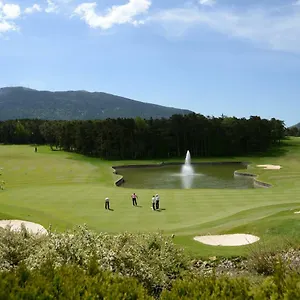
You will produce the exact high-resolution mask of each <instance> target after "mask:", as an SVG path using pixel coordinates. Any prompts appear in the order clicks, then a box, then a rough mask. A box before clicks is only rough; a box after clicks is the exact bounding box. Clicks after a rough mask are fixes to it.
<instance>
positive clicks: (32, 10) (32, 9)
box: [24, 4, 42, 14]
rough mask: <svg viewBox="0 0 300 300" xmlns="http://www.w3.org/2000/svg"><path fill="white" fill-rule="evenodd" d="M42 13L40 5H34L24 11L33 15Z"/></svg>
mask: <svg viewBox="0 0 300 300" xmlns="http://www.w3.org/2000/svg"><path fill="white" fill-rule="evenodd" d="M40 11H42V9H41V7H40V6H39V5H38V4H33V5H32V6H31V7H27V8H25V10H24V12H25V14H32V13H35V12H40Z"/></svg>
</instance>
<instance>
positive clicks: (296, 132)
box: [286, 126, 300, 136]
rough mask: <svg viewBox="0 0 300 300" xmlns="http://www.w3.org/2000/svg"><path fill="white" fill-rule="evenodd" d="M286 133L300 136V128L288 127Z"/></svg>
mask: <svg viewBox="0 0 300 300" xmlns="http://www.w3.org/2000/svg"><path fill="white" fill-rule="evenodd" d="M286 135H288V136H300V128H298V127H296V126H293V127H289V128H287V129H286Z"/></svg>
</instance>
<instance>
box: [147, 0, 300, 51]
mask: <svg viewBox="0 0 300 300" xmlns="http://www.w3.org/2000/svg"><path fill="white" fill-rule="evenodd" d="M148 21H150V22H151V21H152V22H157V23H159V24H161V25H162V26H163V27H164V28H165V29H166V31H167V33H168V34H172V35H177V36H178V35H182V34H184V33H185V32H186V31H187V30H188V29H189V28H191V27H196V26H198V27H199V29H200V28H201V27H202V26H204V27H207V28H210V29H212V30H214V31H216V32H219V33H222V34H224V35H227V36H230V37H233V38H238V39H243V40H248V41H251V42H253V43H255V44H257V45H259V46H262V47H265V48H268V49H273V50H280V51H288V52H295V53H300V7H298V6H294V5H289V6H284V7H278V8H277V9H267V8H261V9H251V10H245V9H244V10H239V11H236V10H232V9H224V8H218V9H217V8H216V9H211V10H209V11H207V10H203V9H200V8H197V7H196V6H195V7H189V8H176V9H169V10H164V11H161V12H159V13H157V14H156V15H153V16H152V17H150V18H149V20H148Z"/></svg>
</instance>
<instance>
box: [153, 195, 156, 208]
mask: <svg viewBox="0 0 300 300" xmlns="http://www.w3.org/2000/svg"><path fill="white" fill-rule="evenodd" d="M155 207H156V198H155V196H154V195H153V197H152V209H153V210H155Z"/></svg>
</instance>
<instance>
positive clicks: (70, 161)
mask: <svg viewBox="0 0 300 300" xmlns="http://www.w3.org/2000/svg"><path fill="white" fill-rule="evenodd" d="M183 159H184V158H183ZM212 160H214V161H222V160H226V161H228V160H232V161H249V162H251V166H250V168H249V170H250V171H251V172H252V173H255V174H258V175H259V180H261V181H264V182H267V183H271V184H272V185H273V187H272V188H269V189H265V188H259V189H245V190H236V189H192V190H179V189H170V190H166V189H164V190H150V189H149V190H145V189H138V190H132V189H128V188H126V187H125V188H123V187H122V188H118V187H116V186H115V185H114V182H115V181H116V180H117V179H118V178H119V175H115V174H113V170H112V168H111V166H112V165H122V164H141V163H143V164H145V163H154V162H155V163H157V161H147V162H145V161H130V162H129V161H121V162H120V161H117V162H116V161H103V160H101V159H95V158H87V157H83V156H81V155H77V154H72V153H66V152H61V151H51V150H50V149H49V147H46V146H43V147H39V149H38V153H35V152H34V148H33V147H30V146H15V145H13V146H4V145H2V146H0V168H1V167H3V171H2V175H1V176H0V180H5V182H6V186H5V190H3V191H1V190H0V218H2V219H3V218H10V219H23V220H28V221H32V222H37V223H40V224H42V225H43V226H45V227H46V228H47V227H48V226H49V224H52V228H56V229H57V230H64V229H66V228H72V227H73V226H74V225H76V224H83V223H86V224H87V225H88V226H89V227H90V228H91V229H94V230H97V231H108V232H119V231H125V230H126V231H156V230H163V231H164V232H165V233H166V234H172V233H174V234H175V235H176V237H175V242H176V243H178V244H180V245H183V246H185V247H186V249H187V250H189V251H191V252H192V253H194V254H198V255H219V254H222V255H238V254H244V253H246V251H247V249H248V247H247V246H244V247H211V246H205V245H202V244H200V243H197V242H195V241H193V237H194V236H195V235H200V234H201V235H202V234H221V233H232V232H234V233H251V234H255V235H258V236H259V237H260V238H261V240H260V242H259V243H276V242H277V241H278V240H280V239H282V238H283V237H290V238H299V237H300V234H298V232H299V230H298V229H300V214H294V213H293V212H294V211H295V210H297V209H299V210H300V138H292V139H289V140H288V141H284V146H283V147H282V149H281V150H277V151H276V153H274V152H270V153H268V154H266V155H265V156H263V155H261V156H257V157H244V158H241V157H236V158H226V159H221V158H219V159H203V161H212ZM165 161H166V160H165ZM194 161H195V160H194ZM197 161H200V160H197ZM257 164H275V165H281V166H282V169H281V170H264V169H261V168H257V167H256V165H257ZM244 171H245V170H244ZM0 172H1V171H0ZM132 192H136V193H137V195H138V196H139V199H138V204H139V205H140V206H141V207H132V203H131V198H130V195H131V194H132ZM154 193H159V194H160V198H161V207H162V208H163V209H164V210H162V211H161V212H154V211H152V210H151V209H150V206H151V197H152V195H153V194H154ZM105 197H109V198H110V199H111V208H112V209H113V211H106V210H104V198H105Z"/></svg>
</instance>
